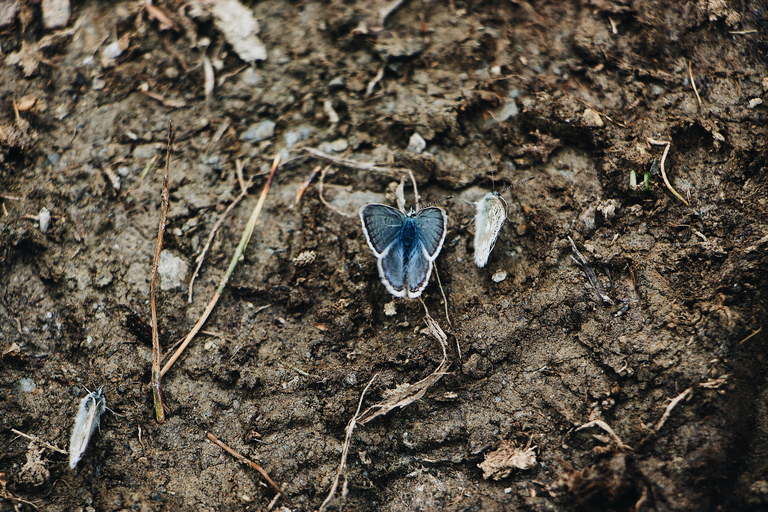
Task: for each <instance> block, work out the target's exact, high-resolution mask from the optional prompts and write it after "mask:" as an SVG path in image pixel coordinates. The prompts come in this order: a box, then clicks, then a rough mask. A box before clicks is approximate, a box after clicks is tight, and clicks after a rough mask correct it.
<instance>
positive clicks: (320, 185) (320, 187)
mask: <svg viewBox="0 0 768 512" xmlns="http://www.w3.org/2000/svg"><path fill="white" fill-rule="evenodd" d="M330 169H331V166H330V165H327V166H326V167H325V169H323V172H321V173H320V181H319V182H318V183H317V193H318V195H319V196H320V202H321V203H323V204H324V205H325V206H327V207H328V208H330V209H331V210H333V211H334V212H336V213H338V214H339V215H341V216H342V217H347V218H352V215H347V214H346V213H344V212H343V211H341V210H339V209H338V208H336V207H335V206H333V205H332V204H331V203H329V202H328V201H326V199H325V196H323V185H324V183H325V175H326V174H327V173H328V171H329V170H330Z"/></svg>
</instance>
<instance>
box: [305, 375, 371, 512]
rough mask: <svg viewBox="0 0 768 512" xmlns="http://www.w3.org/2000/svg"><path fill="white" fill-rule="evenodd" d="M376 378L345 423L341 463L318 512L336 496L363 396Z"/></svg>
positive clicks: (361, 397) (364, 392)
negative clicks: (350, 417) (353, 413)
mask: <svg viewBox="0 0 768 512" xmlns="http://www.w3.org/2000/svg"><path fill="white" fill-rule="evenodd" d="M378 376H379V374H378V373H377V374H376V375H374V376H373V378H371V380H370V381H369V382H368V385H367V386H365V389H363V392H362V393H360V400H359V401H358V402H357V411H355V415H354V416H352V419H351V420H349V423H347V428H346V429H345V430H346V433H347V435H346V437H345V438H344V447H343V448H342V450H341V462H340V463H339V470H338V471H337V472H336V477H335V478H334V479H333V485H332V486H331V490H330V492H329V493H328V496H327V497H326V498H325V500H323V503H322V505H320V508H319V509H318V512H323V511H324V510H325V509H326V507H327V506H328V504H329V503H330V502H331V500H332V499H333V496H334V495H335V494H336V489H337V488H338V487H339V480H340V479H341V474H342V473H343V472H344V468H345V467H346V466H347V455H348V454H349V445H350V443H351V442H352V432H354V431H355V426H356V425H357V420H358V419H359V418H360V409H361V408H362V406H363V399H364V398H365V394H366V393H367V392H368V389H369V388H370V387H371V384H373V381H374V380H376V377H378Z"/></svg>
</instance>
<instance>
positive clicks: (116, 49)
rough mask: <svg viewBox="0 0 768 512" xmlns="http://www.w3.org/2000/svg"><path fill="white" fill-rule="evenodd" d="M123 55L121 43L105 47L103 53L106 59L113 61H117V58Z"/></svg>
mask: <svg viewBox="0 0 768 512" xmlns="http://www.w3.org/2000/svg"><path fill="white" fill-rule="evenodd" d="M122 54H123V50H121V49H120V43H119V42H117V41H115V42H114V43H110V44H108V45H107V46H105V47H104V51H103V52H102V55H104V57H105V58H107V59H111V60H115V59H116V58H118V57H120V55H122Z"/></svg>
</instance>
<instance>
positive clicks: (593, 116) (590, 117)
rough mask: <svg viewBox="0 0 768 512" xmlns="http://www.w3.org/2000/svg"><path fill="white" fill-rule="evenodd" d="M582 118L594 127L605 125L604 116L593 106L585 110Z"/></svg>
mask: <svg viewBox="0 0 768 512" xmlns="http://www.w3.org/2000/svg"><path fill="white" fill-rule="evenodd" d="M581 120H582V121H584V124H585V125H587V126H590V127H592V128H602V127H603V126H604V125H605V123H604V122H603V118H601V117H600V114H598V113H597V112H595V111H594V110H592V109H591V108H588V109H587V110H585V111H584V113H583V114H582V115H581Z"/></svg>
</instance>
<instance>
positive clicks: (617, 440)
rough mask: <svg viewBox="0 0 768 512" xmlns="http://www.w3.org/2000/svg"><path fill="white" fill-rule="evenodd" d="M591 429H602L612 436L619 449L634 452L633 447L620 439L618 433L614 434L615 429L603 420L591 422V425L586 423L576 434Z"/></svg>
mask: <svg viewBox="0 0 768 512" xmlns="http://www.w3.org/2000/svg"><path fill="white" fill-rule="evenodd" d="M590 427H600V428H601V429H603V430H604V431H605V432H607V433H608V435H609V436H611V439H613V442H614V443H616V446H617V447H618V448H619V449H621V450H629V451H632V447H631V446H629V445H627V444H624V443H623V442H622V441H621V439H620V438H619V436H618V435H617V434H616V432H614V431H613V429H612V428H611V427H610V426H609V425H608V424H607V423H606V422H604V421H603V420H593V421H590V422H589V423H585V424H583V425H582V426H580V427H579V428H577V429H576V432H578V431H579V430H585V429H588V428H590Z"/></svg>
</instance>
